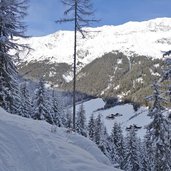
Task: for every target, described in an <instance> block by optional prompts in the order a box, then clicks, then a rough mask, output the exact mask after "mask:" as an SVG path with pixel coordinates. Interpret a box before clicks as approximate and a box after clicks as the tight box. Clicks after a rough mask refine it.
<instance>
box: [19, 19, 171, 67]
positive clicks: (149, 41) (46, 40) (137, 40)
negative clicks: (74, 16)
mask: <svg viewBox="0 0 171 171" xmlns="http://www.w3.org/2000/svg"><path fill="white" fill-rule="evenodd" d="M86 30H87V31H90V32H89V34H88V35H87V37H86V39H82V37H81V35H80V34H78V47H77V60H78V62H80V63H81V64H82V66H79V67H78V68H80V69H81V68H82V67H84V66H85V65H86V64H88V63H90V62H92V61H93V60H94V59H96V58H99V57H101V56H103V55H104V54H105V53H109V52H114V51H119V52H122V53H124V54H125V55H128V56H132V55H145V56H149V57H154V58H156V57H157V58H161V57H162V51H167V50H170V49H171V37H169V35H170V34H171V18H157V19H153V20H149V21H143V22H128V23H125V24H123V25H119V26H102V27H97V28H86ZM73 38H74V36H73V31H57V32H55V33H53V34H50V35H46V36H43V37H31V38H27V39H22V38H21V39H19V40H18V42H19V43H25V44H28V45H29V46H30V47H31V48H32V49H33V50H30V51H29V52H28V51H25V52H24V53H20V54H19V56H20V58H21V61H23V62H30V61H33V60H38V61H41V60H46V59H49V60H50V61H51V62H52V63H54V62H55V63H67V64H69V65H71V64H72V62H73V43H72V42H73V41H74V40H73Z"/></svg>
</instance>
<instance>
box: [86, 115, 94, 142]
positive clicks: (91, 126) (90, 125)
mask: <svg viewBox="0 0 171 171" xmlns="http://www.w3.org/2000/svg"><path fill="white" fill-rule="evenodd" d="M87 130H88V137H89V139H90V140H92V141H95V120H94V115H93V114H92V115H91V116H90V119H89V122H88V127H87Z"/></svg>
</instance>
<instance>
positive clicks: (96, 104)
mask: <svg viewBox="0 0 171 171" xmlns="http://www.w3.org/2000/svg"><path fill="white" fill-rule="evenodd" d="M83 105H84V108H85V111H86V118H87V120H89V118H90V116H91V114H93V115H94V117H97V115H98V114H100V115H101V117H102V119H103V122H104V124H105V126H106V128H107V130H108V133H109V134H110V133H111V130H112V127H113V125H114V123H115V122H117V123H120V124H121V126H122V128H123V132H124V134H126V128H127V127H129V126H130V125H134V124H135V125H136V126H138V127H141V129H139V130H138V132H137V134H138V136H139V137H141V138H143V137H144V135H145V133H146V129H145V126H146V125H147V124H148V123H150V120H151V119H150V117H149V116H147V113H148V109H147V108H145V107H140V108H139V109H138V110H137V111H135V110H134V109H133V105H132V104H123V105H117V106H115V107H112V108H110V109H106V110H98V109H102V108H104V105H105V102H104V101H103V100H102V99H101V98H97V99H92V100H89V101H87V102H84V103H83ZM79 106H80V104H79V105H77V109H79ZM116 113H119V114H120V115H122V116H117V117H115V118H114V119H108V118H106V117H107V116H110V115H111V114H116Z"/></svg>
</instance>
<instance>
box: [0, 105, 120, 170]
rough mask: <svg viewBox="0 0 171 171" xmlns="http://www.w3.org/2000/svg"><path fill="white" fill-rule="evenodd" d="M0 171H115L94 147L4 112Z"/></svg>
mask: <svg viewBox="0 0 171 171" xmlns="http://www.w3.org/2000/svg"><path fill="white" fill-rule="evenodd" d="M0 115H1V117H0V171H104V170H105V171H115V170H117V169H114V168H113V167H112V166H111V165H110V162H109V161H108V159H107V158H106V157H105V156H104V155H103V154H102V153H101V152H100V150H99V149H98V148H97V147H96V145H95V144H94V143H92V142H91V141H89V140H88V139H86V138H84V137H81V136H79V135H77V134H75V133H67V132H66V129H63V128H57V130H56V132H54V133H53V132H51V126H50V125H49V124H47V123H45V122H44V121H34V120H32V119H26V118H21V117H20V116H16V115H11V114H8V113H6V112H5V111H4V110H3V109H1V108H0Z"/></svg>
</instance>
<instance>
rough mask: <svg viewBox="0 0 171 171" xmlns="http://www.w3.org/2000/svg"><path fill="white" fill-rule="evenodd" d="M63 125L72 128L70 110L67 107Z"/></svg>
mask: <svg viewBox="0 0 171 171" xmlns="http://www.w3.org/2000/svg"><path fill="white" fill-rule="evenodd" d="M64 125H65V127H66V128H72V112H71V110H70V109H69V108H67V109H66V118H65V123H64Z"/></svg>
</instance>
